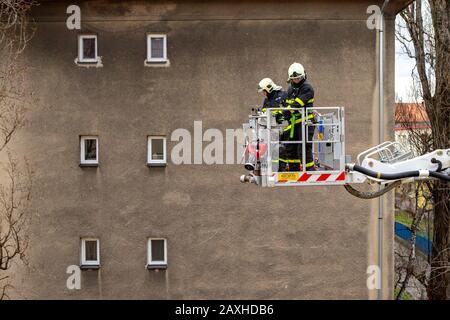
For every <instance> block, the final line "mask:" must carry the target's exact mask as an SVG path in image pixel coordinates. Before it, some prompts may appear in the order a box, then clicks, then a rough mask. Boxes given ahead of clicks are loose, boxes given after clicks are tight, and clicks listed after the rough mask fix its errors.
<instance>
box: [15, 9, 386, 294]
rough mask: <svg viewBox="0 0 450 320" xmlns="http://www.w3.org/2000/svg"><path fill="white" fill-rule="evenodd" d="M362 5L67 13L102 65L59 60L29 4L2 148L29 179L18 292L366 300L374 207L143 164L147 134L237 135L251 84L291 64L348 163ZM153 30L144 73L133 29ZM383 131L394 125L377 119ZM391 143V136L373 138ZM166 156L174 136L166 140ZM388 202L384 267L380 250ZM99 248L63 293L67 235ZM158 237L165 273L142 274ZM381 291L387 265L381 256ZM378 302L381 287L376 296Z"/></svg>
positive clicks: (334, 190)
mask: <svg viewBox="0 0 450 320" xmlns="http://www.w3.org/2000/svg"><path fill="white" fill-rule="evenodd" d="M369 4H371V3H369V2H368V1H346V2H343V3H341V2H339V4H337V3H336V4H335V3H333V2H322V1H311V2H309V1H302V2H295V3H291V2H282V3H279V2H278V3H271V2H263V3H260V4H258V6H255V5H254V3H253V4H252V3H251V2H250V3H249V2H243V3H235V2H233V3H231V4H225V3H222V2H220V1H215V2H214V1H213V2H211V3H208V4H207V5H206V4H199V3H189V4H186V3H185V2H184V4H180V5H177V4H175V3H170V4H167V3H161V4H159V3H156V4H144V3H143V2H139V1H136V2H131V3H130V4H127V5H125V4H118V3H113V2H106V1H101V2H98V1H90V2H88V3H80V6H81V9H82V15H83V16H82V19H83V20H82V30H81V32H95V33H96V34H98V39H99V55H100V56H102V60H103V64H104V66H103V67H102V68H89V69H87V68H81V67H77V66H76V65H75V64H74V59H75V57H76V54H77V40H76V39H77V34H78V33H79V32H77V31H69V30H67V28H66V27H65V21H64V17H65V8H66V6H65V4H61V3H49V4H43V5H42V6H41V7H40V8H38V9H37V10H36V13H35V17H36V20H37V27H38V28H37V32H36V35H35V37H34V39H33V40H32V42H31V44H30V46H29V48H28V50H27V52H26V53H27V64H28V66H29V67H30V71H29V84H30V88H31V89H32V90H33V91H34V92H35V96H36V98H37V101H36V103H35V105H34V106H33V108H32V110H30V112H29V115H28V117H29V120H30V121H29V124H28V125H27V127H26V128H25V129H24V130H22V132H21V134H20V136H18V137H17V138H16V139H15V140H14V148H15V150H17V152H19V153H21V154H24V155H27V157H28V158H29V159H30V161H31V164H32V166H33V168H34V169H35V172H36V175H35V192H34V196H33V207H34V209H35V210H36V211H37V213H38V214H37V215H36V216H35V217H34V218H33V224H32V228H31V235H32V237H31V246H30V249H29V259H30V265H29V267H28V268H20V270H19V271H20V272H18V273H17V275H16V281H17V284H18V285H16V287H17V288H18V290H17V291H16V295H17V297H23V298H142V299H145V298H151V299H153V298H175V299H177V298H194V299H196V298H249V299H252V298H255V299H260V298H261V299H265V298H288V299H291V298H296V299H298V298H344V299H353V298H367V297H369V296H371V297H372V296H373V293H372V294H369V292H368V290H367V288H366V268H367V266H368V265H369V264H374V263H376V246H375V244H374V241H375V240H374V239H376V238H374V232H375V231H376V216H375V215H376V205H377V202H376V201H372V202H367V201H363V200H358V199H356V198H352V197H351V196H350V195H348V194H347V193H346V192H345V190H344V189H343V188H342V187H321V188H317V187H308V188H301V189H287V188H282V189H258V188H256V187H254V186H249V185H241V184H240V183H239V181H238V178H239V175H240V174H241V173H242V172H243V168H242V167H241V166H240V165H213V166H206V165H182V166H175V165H173V164H171V163H170V161H169V164H168V166H167V167H166V168H150V169H149V168H148V167H146V165H145V164H146V156H147V135H166V136H167V137H168V140H170V134H171V132H172V131H173V130H174V129H176V128H186V129H188V130H190V131H192V128H193V122H194V121H195V120H202V121H203V129H204V130H206V129H207V128H218V129H221V130H222V131H223V132H225V129H227V128H230V129H232V128H239V127H240V125H241V123H242V122H243V121H245V119H246V117H247V114H248V113H249V110H250V107H251V106H254V105H257V104H259V103H260V102H261V98H260V96H258V94H257V93H256V89H255V88H256V85H257V83H258V81H259V80H260V79H261V78H263V77H266V76H270V77H272V78H273V79H274V80H276V81H277V82H278V83H280V84H283V85H284V86H286V85H285V79H286V73H287V68H288V66H289V64H290V63H292V62H294V61H298V62H301V63H303V64H304V65H305V67H306V68H307V71H308V73H309V79H310V80H311V83H312V84H313V85H314V87H315V89H316V106H334V105H340V106H345V108H346V120H347V123H346V141H347V153H349V154H352V155H353V157H355V155H356V154H357V153H358V152H360V151H362V150H364V149H366V148H368V147H370V146H372V145H374V144H375V143H376V142H377V136H378V131H377V123H378V122H377V121H378V118H377V103H378V102H377V86H376V81H377V76H376V70H377V55H376V48H377V47H376V40H377V38H376V32H375V31H373V30H369V29H367V28H366V18H367V15H366V12H365V9H366V8H367V6H368V5H369ZM147 32H156V33H166V34H167V36H168V57H169V59H170V62H171V66H170V67H168V68H149V67H144V60H145V56H146V37H145V35H146V33H147ZM393 41H394V40H393V23H392V21H388V29H387V51H386V52H387V66H386V69H387V70H388V71H389V72H388V73H387V83H386V93H387V97H386V107H387V109H388V111H387V115H386V119H387V120H389V121H390V119H391V115H390V114H391V113H392V110H391V107H392V106H393V89H394V84H393V73H394V72H393V70H394V54H393V53H394V46H393ZM388 123H389V126H391V125H392V123H391V122H388ZM386 131H387V132H388V131H389V127H388V128H387V130H386ZM84 134H89V135H98V136H99V141H100V166H99V167H98V168H80V167H79V166H78V164H79V136H80V135H84ZM168 142H169V143H168V150H169V152H170V149H171V147H172V146H173V145H174V143H173V142H170V141H168ZM391 204H392V202H391V201H390V200H389V201H387V212H388V213H387V219H386V220H387V224H386V226H387V227H386V229H387V233H386V241H385V245H386V247H387V251H386V256H387V257H390V256H391V255H392V250H390V247H391V246H392V234H390V230H389V228H390V227H392V219H393V218H392V214H390V213H389V212H390V208H391V207H392V205H391ZM86 236H93V237H98V238H99V239H100V241H101V262H102V267H101V269H100V270H99V271H83V273H82V276H83V278H82V290H79V291H69V290H67V289H66V286H65V284H66V278H67V276H68V275H66V273H65V270H66V267H67V266H68V265H71V264H79V252H80V237H86ZM152 236H154V237H165V238H167V239H168V263H169V267H168V269H167V270H166V271H160V272H155V271H148V270H146V269H145V268H144V266H145V262H146V245H147V238H148V237H152ZM385 263H386V270H388V272H386V280H385V282H386V285H388V283H389V277H392V274H391V273H392V272H391V270H390V269H391V268H392V259H390V258H388V259H387V260H385ZM386 297H389V290H386Z"/></svg>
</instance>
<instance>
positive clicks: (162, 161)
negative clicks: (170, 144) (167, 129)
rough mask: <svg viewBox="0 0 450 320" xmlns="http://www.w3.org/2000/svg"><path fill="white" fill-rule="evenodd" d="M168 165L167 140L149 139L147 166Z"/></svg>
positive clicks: (163, 138) (159, 138)
mask: <svg viewBox="0 0 450 320" xmlns="http://www.w3.org/2000/svg"><path fill="white" fill-rule="evenodd" d="M166 163H167V162H166V138H165V137H148V156H147V165H149V166H165V165H166Z"/></svg>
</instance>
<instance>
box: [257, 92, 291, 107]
mask: <svg viewBox="0 0 450 320" xmlns="http://www.w3.org/2000/svg"><path fill="white" fill-rule="evenodd" d="M286 97H287V94H286V91H283V90H274V91H272V92H271V93H269V95H268V96H267V98H266V99H264V102H263V107H262V111H263V112H265V111H266V109H268V108H279V107H280V106H281V107H282V106H283V104H284V102H285V100H286Z"/></svg>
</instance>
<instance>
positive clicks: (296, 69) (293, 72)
mask: <svg viewBox="0 0 450 320" xmlns="http://www.w3.org/2000/svg"><path fill="white" fill-rule="evenodd" d="M288 77H289V78H288V80H287V81H288V82H289V81H290V80H292V79H300V80H303V79H306V73H305V68H303V66H302V65H301V64H300V63H298V62H294V63H293V64H291V66H290V67H289V70H288Z"/></svg>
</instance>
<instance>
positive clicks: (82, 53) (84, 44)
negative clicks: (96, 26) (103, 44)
mask: <svg viewBox="0 0 450 320" xmlns="http://www.w3.org/2000/svg"><path fill="white" fill-rule="evenodd" d="M78 61H79V62H92V63H94V62H95V63H96V62H98V55H97V36H96V35H81V36H79V37H78Z"/></svg>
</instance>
